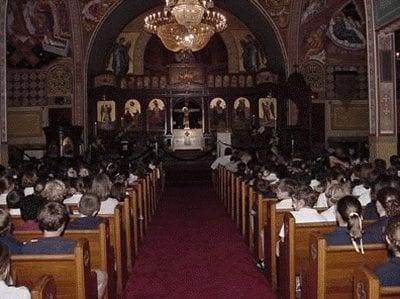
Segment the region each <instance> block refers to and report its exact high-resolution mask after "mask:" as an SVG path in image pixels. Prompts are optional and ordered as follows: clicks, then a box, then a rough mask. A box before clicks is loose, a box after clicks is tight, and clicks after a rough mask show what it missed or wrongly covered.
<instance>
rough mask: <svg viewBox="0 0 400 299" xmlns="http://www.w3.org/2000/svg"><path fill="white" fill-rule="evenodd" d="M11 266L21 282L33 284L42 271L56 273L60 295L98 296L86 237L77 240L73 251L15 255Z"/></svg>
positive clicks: (46, 273)
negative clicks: (54, 253) (71, 252)
mask: <svg viewBox="0 0 400 299" xmlns="http://www.w3.org/2000/svg"><path fill="white" fill-rule="evenodd" d="M11 267H12V268H13V271H15V273H16V275H17V277H18V282H19V284H21V285H26V286H31V285H33V282H34V281H37V280H38V279H40V278H41V277H42V276H43V275H51V276H53V278H54V281H55V284H56V287H57V298H69V299H72V298H76V299H85V298H86V299H95V298H97V282H96V274H95V273H93V272H91V271H90V254H89V248H88V242H87V241H86V240H80V241H78V243H77V245H76V247H75V252H74V253H73V254H65V255H58V254H57V255H45V254H42V255H13V256H11Z"/></svg>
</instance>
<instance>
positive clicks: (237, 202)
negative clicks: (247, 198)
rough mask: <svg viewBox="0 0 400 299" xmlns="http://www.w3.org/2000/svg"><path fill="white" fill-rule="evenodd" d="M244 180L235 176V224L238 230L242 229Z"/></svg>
mask: <svg viewBox="0 0 400 299" xmlns="http://www.w3.org/2000/svg"><path fill="white" fill-rule="evenodd" d="M241 186H242V178H241V177H240V176H235V222H236V227H237V228H238V229H240V228H241V223H240V222H241V203H240V199H241V198H242V196H241V188H242V187H241Z"/></svg>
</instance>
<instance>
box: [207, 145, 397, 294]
mask: <svg viewBox="0 0 400 299" xmlns="http://www.w3.org/2000/svg"><path fill="white" fill-rule="evenodd" d="M211 168H212V169H213V170H214V184H215V185H214V187H215V188H216V190H217V192H218V193H219V196H220V199H221V201H222V202H223V203H224V204H225V206H226V208H227V211H228V213H229V214H230V215H231V216H232V218H233V220H234V221H235V222H236V224H237V226H238V228H239V229H240V230H241V232H242V234H243V235H244V236H245V239H246V240H247V243H248V245H249V247H250V249H251V251H252V252H253V254H254V256H255V257H256V258H257V259H258V262H257V266H258V267H259V268H261V269H263V271H266V272H267V278H268V280H269V282H270V283H271V285H272V286H273V287H274V288H275V289H277V290H278V294H279V295H280V298H295V296H296V297H299V296H301V297H302V298H313V296H312V295H310V294H313V291H314V290H310V285H312V284H310V282H309V281H307V279H306V276H309V275H310V274H309V273H307V271H310V268H312V266H311V265H310V264H309V263H311V258H312V257H309V256H308V255H311V256H312V255H314V254H316V253H315V251H316V249H315V248H314V249H311V248H312V247H313V246H314V244H313V243H312V239H313V238H312V237H311V236H310V232H311V231H312V233H319V237H320V238H321V239H322V240H323V242H324V244H325V246H326V248H331V247H333V248H335V247H334V246H337V248H340V247H339V246H350V247H352V248H353V252H355V253H357V254H359V255H361V256H364V255H365V256H366V255H368V254H369V252H368V249H367V248H369V246H375V245H377V244H379V245H377V246H384V244H386V247H387V249H384V248H383V253H382V254H383V257H384V258H381V259H380V260H379V262H378V263H376V264H370V265H369V266H372V267H370V269H368V270H370V271H369V273H370V274H371V273H372V275H375V277H377V278H378V279H379V283H380V286H381V287H389V286H390V287H394V286H397V287H398V286H400V275H399V274H400V266H399V265H400V262H399V261H400V246H399V245H400V179H399V176H398V174H399V170H400V163H399V157H398V156H392V157H391V159H390V165H386V162H385V161H384V160H381V159H376V160H375V161H373V162H372V163H369V162H368V161H367V160H365V159H363V157H362V156H360V155H356V154H353V155H350V154H349V153H348V151H347V150H346V149H345V148H343V147H341V146H338V147H337V148H336V149H330V150H327V151H324V152H321V153H318V154H314V155H308V156H306V155H305V154H298V153H295V154H294V155H292V157H291V158H288V157H285V156H284V155H283V154H281V153H280V152H279V151H278V150H277V149H273V150H272V151H271V152H270V153H269V154H267V155H265V156H262V155H260V153H259V152H256V151H251V150H232V149H230V148H226V149H225V155H224V156H222V157H220V158H218V159H217V160H215V161H214V163H213V164H212V166H211ZM285 214H288V215H285ZM289 214H290V215H289ZM288 219H291V221H293V223H292V225H294V227H295V228H296V229H298V232H297V231H296V233H295V235H293V234H292V233H293V231H291V229H292V227H291V226H290V224H289V223H290V221H287V220H288ZM271 223H272V224H271ZM303 227H304V229H305V228H306V227H308V228H309V230H310V231H309V232H307V233H308V235H305V234H304V235H302V234H301V233H300V231H301V230H300V228H303ZM288 234H290V236H289V240H288ZM298 234H299V235H298ZM274 235H276V236H274ZM294 240H296V241H297V242H298V244H294V243H295V242H294ZM309 241H310V243H309ZM292 242H293V243H292ZM300 242H304V243H306V244H304V248H303V252H302V251H301V249H300V246H303V245H301V244H299V243H300ZM271 243H275V244H271ZM285 243H287V244H285ZM296 245H297V246H296ZM285 246H293V247H292V251H291V252H290V253H289V254H290V256H285V254H286V253H285V252H284V253H282V250H285ZM271 248H272V249H271ZM273 249H275V250H273ZM309 250H310V251H311V252H309ZM313 250H314V252H312V251H313ZM304 251H305V252H307V253H305V252H304ZM272 252H273V253H272ZM301 254H303V255H305V256H306V257H307V261H306V262H304V260H301V257H300V255H301ZM293 255H297V256H295V257H293ZM386 256H390V258H387V259H386ZM286 258H288V259H290V258H293V261H294V264H295V270H293V271H294V272H295V274H296V277H290V275H289V272H290V271H287V269H284V268H283V267H284V266H282V265H285V263H286ZM308 258H310V261H308ZM314 258H315V256H314ZM343 258H344V257H343ZM275 259H276V260H275ZM339 259H340V256H339ZM364 261H365V260H364ZM338 262H339V263H340V262H345V260H343V261H341V260H339V261H338ZM304 264H307V266H305V265H304ZM361 266H363V263H362V261H361V262H356V261H355V262H354V263H353V264H349V265H347V267H348V268H349V267H354V269H351V270H352V273H351V276H350V278H351V279H350V283H351V284H352V283H353V278H354V281H356V276H357V275H358V274H359V273H360V271H361V270H359V269H358V267H361ZM288 267H290V264H289V265H288ZM331 267H332V266H331ZM320 271H321V269H319V272H317V273H316V275H317V276H318V275H319V276H321V273H320ZM325 271H329V269H325ZM332 271H334V270H332ZM279 272H280V273H279ZM294 272H293V273H292V274H293V276H294ZM285 275H286V276H285ZM330 278H331V279H332V280H331V281H329V279H328V280H327V281H326V282H325V286H327V285H328V284H329V283H333V280H334V279H337V278H333V277H330ZM274 279H275V281H274ZM290 280H293V285H292V286H291V287H292V288H293V290H290V291H288V292H289V293H285V292H286V291H285V290H284V288H285V287H286V284H287V281H290ZM335 283H338V281H336V282H335ZM280 284H282V285H280ZM289 287H290V285H289ZM341 287H343V288H345V285H344V284H343V285H341ZM338 289H340V288H338V286H337V287H336V290H335V291H332V290H329V289H328V287H326V289H323V290H322V293H318V294H319V295H318V296H317V297H318V298H320V296H322V294H323V295H324V296H325V295H326V294H328V293H329V292H337V294H345V292H346V291H343V290H342V293H341V291H339V290H338ZM314 294H315V295H317V293H314ZM346 295H347V296H349V297H351V296H352V295H353V292H352V290H351V292H350V294H346ZM291 296H292V297H291ZM354 296H356V294H354ZM354 296H353V298H355V297H354ZM315 298H316V297H315ZM324 298H325V297H324ZM357 298H358V297H357ZM365 298H373V297H365Z"/></svg>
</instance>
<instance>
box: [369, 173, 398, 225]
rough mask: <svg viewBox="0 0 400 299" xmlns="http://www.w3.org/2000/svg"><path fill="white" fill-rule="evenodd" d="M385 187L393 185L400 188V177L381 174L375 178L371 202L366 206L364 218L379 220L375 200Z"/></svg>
mask: <svg viewBox="0 0 400 299" xmlns="http://www.w3.org/2000/svg"><path fill="white" fill-rule="evenodd" d="M385 187H393V188H396V189H399V190H400V179H399V178H398V177H391V176H388V175H381V176H379V177H378V178H377V179H376V180H375V182H374V183H373V184H372V188H371V202H370V203H368V204H367V205H366V206H365V209H364V212H363V216H364V219H367V220H377V219H378V218H379V214H378V211H377V210H376V204H375V201H376V197H377V194H378V192H379V190H381V189H383V188H385Z"/></svg>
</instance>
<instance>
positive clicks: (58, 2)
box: [6, 0, 72, 68]
mask: <svg viewBox="0 0 400 299" xmlns="http://www.w3.org/2000/svg"><path fill="white" fill-rule="evenodd" d="M65 1H66V0H14V1H10V2H9V5H8V10H7V28H6V29H7V63H8V65H9V66H11V67H16V68H40V67H42V66H43V65H47V64H49V63H50V62H51V61H53V60H54V59H56V58H57V57H68V56H70V55H71V49H72V47H71V28H70V21H69V20H70V18H69V15H68V9H67V5H66V2H65Z"/></svg>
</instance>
